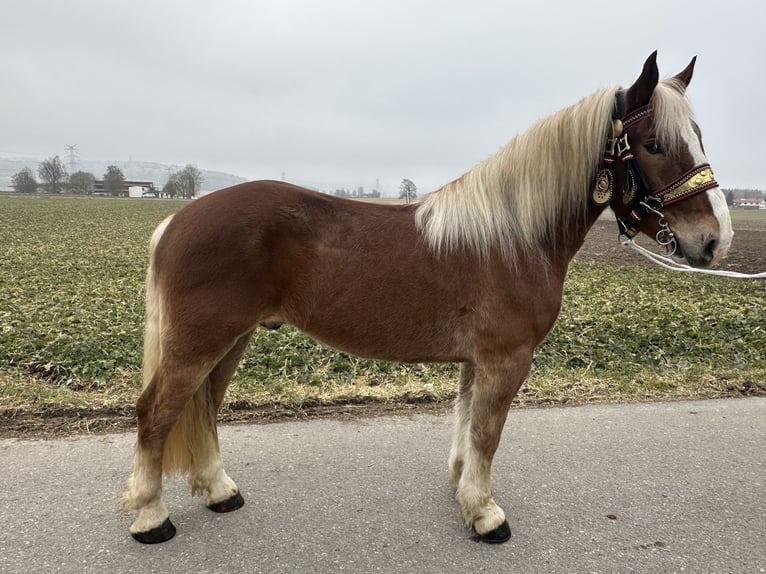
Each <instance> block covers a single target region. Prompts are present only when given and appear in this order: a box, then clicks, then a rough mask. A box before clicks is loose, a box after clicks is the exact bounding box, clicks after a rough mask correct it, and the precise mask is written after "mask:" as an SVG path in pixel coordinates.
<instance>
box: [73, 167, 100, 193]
mask: <svg viewBox="0 0 766 574" xmlns="http://www.w3.org/2000/svg"><path fill="white" fill-rule="evenodd" d="M95 183H96V176H94V175H93V174H92V173H88V172H87V171H77V172H75V173H73V174H72V175H70V176H69V189H70V190H71V191H72V192H73V193H81V194H83V195H90V194H92V193H93V185H94V184H95Z"/></svg>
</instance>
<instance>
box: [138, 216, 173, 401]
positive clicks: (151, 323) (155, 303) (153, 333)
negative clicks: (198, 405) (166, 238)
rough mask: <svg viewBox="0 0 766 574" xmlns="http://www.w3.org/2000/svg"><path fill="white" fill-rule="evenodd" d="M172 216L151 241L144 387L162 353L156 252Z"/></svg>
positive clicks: (164, 222)
mask: <svg viewBox="0 0 766 574" xmlns="http://www.w3.org/2000/svg"><path fill="white" fill-rule="evenodd" d="M172 217H173V216H172V215H171V216H170V217H168V218H166V219H165V221H163V222H162V223H160V224H159V225H158V226H157V229H155V230H154V233H152V238H151V240H150V241H149V268H148V269H147V271H146V325H145V327H144V365H143V376H144V388H146V387H147V386H148V385H149V383H150V382H151V381H152V378H153V377H154V374H155V373H156V372H157V367H158V366H159V364H160V356H161V353H162V346H161V341H160V334H161V331H162V326H161V320H162V313H161V308H160V307H161V304H160V295H159V292H158V290H157V273H156V268H155V260H154V252H155V251H156V249H157V244H158V243H159V242H160V238H161V237H162V234H163V233H164V231H165V228H166V227H167V226H168V223H170V220H171V218H172Z"/></svg>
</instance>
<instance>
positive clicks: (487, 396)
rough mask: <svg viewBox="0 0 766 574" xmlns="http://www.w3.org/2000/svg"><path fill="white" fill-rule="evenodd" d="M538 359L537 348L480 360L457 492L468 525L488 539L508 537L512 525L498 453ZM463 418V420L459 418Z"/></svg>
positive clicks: (501, 540)
mask: <svg viewBox="0 0 766 574" xmlns="http://www.w3.org/2000/svg"><path fill="white" fill-rule="evenodd" d="M531 365H532V353H531V352H526V351H517V352H516V353H515V354H514V355H513V356H512V357H511V358H510V360H508V361H503V362H502V363H497V362H494V363H478V364H477V365H476V367H475V380H474V384H473V390H472V397H471V401H470V403H471V418H470V424H469V427H470V430H469V432H468V437H467V438H466V439H465V441H466V443H467V448H466V449H465V450H464V455H463V463H462V472H461V473H460V476H459V480H458V484H457V492H456V498H457V501H458V503H459V504H460V509H461V512H462V515H463V520H464V522H465V523H466V525H467V526H471V527H473V529H474V531H475V532H476V533H477V534H478V535H479V536H480V537H481V538H482V539H483V540H484V541H486V542H505V541H506V540H508V539H509V538H510V537H511V530H510V527H509V526H508V522H507V521H506V519H505V513H504V512H503V509H502V508H500V507H499V506H498V505H497V504H496V503H495V501H494V499H493V498H492V485H491V471H492V459H493V458H494V455H495V451H496V450H497V446H498V444H499V442H500V435H501V434H502V432H503V426H504V425H505V420H506V417H507V415H508V408H509V407H510V405H511V401H512V400H513V397H514V396H515V395H516V392H517V391H518V390H519V387H520V386H521V383H522V382H523V381H524V379H525V378H526V376H527V374H528V373H529V369H530V367H531ZM458 424H460V420H458Z"/></svg>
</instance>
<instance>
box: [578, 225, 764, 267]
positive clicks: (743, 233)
mask: <svg viewBox="0 0 766 574" xmlns="http://www.w3.org/2000/svg"><path fill="white" fill-rule="evenodd" d="M761 219H762V221H757V220H756V221H742V222H739V221H736V220H735V233H734V243H733V245H732V248H731V250H730V251H729V255H728V256H727V257H726V259H724V260H723V261H722V262H721V264H720V265H718V267H717V269H723V270H726V271H737V272H739V273H762V272H764V271H766V217H764V218H761ZM617 235H618V233H617V223H616V222H615V221H613V220H611V219H607V218H602V219H600V220H598V221H597V222H596V224H595V225H594V226H593V228H592V229H591V230H590V232H589V233H588V237H587V238H586V240H585V244H584V245H583V246H582V249H580V251H579V253H578V254H577V259H579V260H581V261H602V262H606V263H617V264H623V265H652V263H651V262H650V261H649V260H647V259H646V258H644V257H641V256H640V255H639V254H638V253H636V252H635V251H633V250H632V249H630V248H627V247H623V246H622V245H621V244H620V242H619V240H618V238H617ZM636 243H638V244H639V245H641V246H643V247H646V248H647V249H650V250H653V251H656V248H655V246H656V244H654V243H653V241H652V240H651V239H649V238H648V237H644V236H643V235H641V236H639V237H637V238H636Z"/></svg>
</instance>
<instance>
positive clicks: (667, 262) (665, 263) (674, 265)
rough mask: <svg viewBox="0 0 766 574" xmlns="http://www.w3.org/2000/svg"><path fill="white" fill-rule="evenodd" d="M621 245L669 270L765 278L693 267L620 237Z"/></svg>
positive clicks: (763, 275) (733, 276) (757, 274)
mask: <svg viewBox="0 0 766 574" xmlns="http://www.w3.org/2000/svg"><path fill="white" fill-rule="evenodd" d="M622 245H623V247H625V246H627V247H632V248H633V249H634V250H635V251H637V252H638V253H640V254H641V255H643V256H644V257H646V258H647V259H648V260H649V261H651V262H652V263H656V264H657V265H659V266H660V267H664V268H665V269H670V270H671V271H681V272H685V273H705V274H707V275H719V276H721V277H732V278H734V279H766V272H764V273H754V274H752V275H750V274H747V273H739V272H737V271H722V270H719V269H695V268H694V267H689V266H688V265H684V264H683V263H679V262H677V261H674V260H673V259H671V258H670V257H664V256H662V255H660V254H659V253H652V252H651V251H649V250H648V249H644V248H643V247H641V246H640V245H639V244H638V243H636V242H635V241H633V240H632V239H628V238H623V239H622Z"/></svg>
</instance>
